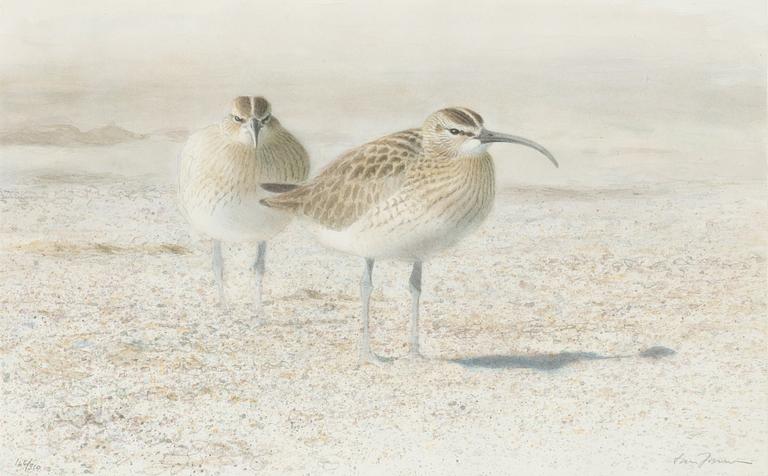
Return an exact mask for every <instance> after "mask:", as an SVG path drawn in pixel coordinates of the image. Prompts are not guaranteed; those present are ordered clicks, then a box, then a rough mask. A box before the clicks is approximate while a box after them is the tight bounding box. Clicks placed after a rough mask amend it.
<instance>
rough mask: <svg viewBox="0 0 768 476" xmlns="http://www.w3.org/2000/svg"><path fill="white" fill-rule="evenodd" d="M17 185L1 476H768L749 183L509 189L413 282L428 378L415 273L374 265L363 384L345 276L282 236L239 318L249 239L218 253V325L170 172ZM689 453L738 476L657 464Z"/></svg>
mask: <svg viewBox="0 0 768 476" xmlns="http://www.w3.org/2000/svg"><path fill="white" fill-rule="evenodd" d="M6 178H8V176H6ZM12 182H13V183H8V184H4V186H3V190H2V194H1V195H0V206H1V207H2V221H1V223H0V243H1V245H2V247H1V248H0V268H1V269H2V270H3V279H2V280H1V281H0V377H1V380H0V382H2V383H0V408H3V412H2V413H0V451H1V452H0V474H22V473H23V471H22V470H20V469H19V468H18V467H15V464H16V463H17V462H18V461H19V460H32V461H33V462H34V464H37V465H39V466H40V468H39V469H37V470H36V471H37V473H38V474H40V473H42V474H84V473H93V474H255V473H258V474H276V473H286V474H510V473H513V472H516V471H517V470H520V473H518V474H578V473H583V474H745V475H759V474H766V471H768V460H766V452H765V448H766V445H768V439H767V438H766V431H765V428H766V427H768V401H767V399H766V390H767V388H768V387H767V385H766V384H767V383H768V373H767V372H766V370H767V369H766V360H765V349H766V320H765V315H766V262H765V243H766V229H767V228H766V224H767V220H766V208H765V205H766V194H765V186H764V183H760V182H740V183H737V182H732V183H703V182H700V183H682V182H668V183H659V184H655V185H648V184H646V185H635V186H625V187H615V188H594V187H592V188H589V187H582V188H577V187H571V188H567V187H561V188H556V187H533V186H514V185H511V186H506V187H504V189H503V190H502V191H501V192H500V193H499V195H498V197H497V205H496V209H495V211H494V213H493V215H492V217H491V218H490V219H489V221H488V222H487V223H486V225H485V226H484V227H483V228H482V229H481V230H480V231H479V232H478V233H477V234H475V235H474V236H472V237H471V238H470V239H468V240H466V241H465V242H464V243H462V244H461V245H460V246H459V247H457V248H455V249H453V250H451V251H450V252H448V253H445V254H444V255H443V256H441V257H439V258H436V259H434V260H433V261H431V262H429V263H428V264H427V266H426V268H425V289H424V294H423V306H424V307H423V316H424V317H423V327H422V342H423V351H424V352H425V354H426V355H427V356H428V357H429V360H428V361H426V362H424V363H418V364H413V363H411V362H410V361H408V360H407V359H405V358H403V357H404V356H405V354H406V352H407V347H406V345H407V332H408V328H407V325H408V310H409V302H408V299H409V294H408V291H407V286H406V280H407V277H408V265H407V264H404V263H393V262H390V263H380V264H377V267H376V270H375V274H374V283H375V286H376V292H375V293H374V298H373V306H372V312H373V321H372V326H373V327H372V332H373V346H374V349H375V350H376V351H377V352H379V353H381V354H383V355H386V356H391V357H395V358H396V359H397V360H395V361H394V362H393V363H391V364H389V365H384V366H382V367H380V368H379V367H372V366H363V367H359V366H358V365H357V354H356V345H357V341H356V339H357V335H358V334H357V332H358V320H357V315H358V309H359V305H358V301H357V296H358V291H357V283H358V280H359V277H360V273H361V268H362V263H361V262H360V260H359V259H357V258H352V257H347V256H341V255H336V254H333V253H331V252H328V251H326V250H324V249H322V248H320V247H319V246H318V245H316V244H315V243H313V241H312V240H311V239H310V238H309V237H307V236H305V234H304V232H303V231H302V229H301V227H300V226H298V225H296V224H294V225H292V226H291V227H290V228H289V229H288V230H287V231H286V232H285V233H284V234H283V235H281V236H280V239H279V240H277V241H276V242H274V243H272V244H271V246H270V248H269V254H268V262H267V266H268V268H267V270H268V275H267V280H266V288H265V300H266V307H265V311H266V314H265V316H264V323H263V324H262V325H256V324H255V322H254V321H253V320H252V319H251V312H250V311H251V300H252V293H251V290H252V276H251V273H250V271H249V269H248V268H249V265H250V262H251V260H252V259H253V257H254V254H255V248H249V247H241V246H233V247H231V248H229V249H228V251H227V252H226V255H225V256H226V259H227V261H226V263H227V265H228V267H227V270H226V273H227V282H228V283H227V284H228V292H229V296H230V298H231V300H232V301H233V302H234V303H235V305H234V306H233V309H232V312H231V313H226V312H223V311H222V310H220V309H218V308H216V307H215V300H216V293H215V288H214V286H213V283H212V276H211V272H210V266H209V262H210V256H209V245H208V243H207V242H205V241H203V240H202V239H200V238H198V237H193V236H191V235H190V233H189V232H188V230H187V227H186V226H185V224H184V223H183V222H182V219H181V217H180V216H179V214H178V212H177V210H176V207H175V202H174V195H173V187H172V186H171V185H170V181H166V183H162V180H157V181H155V182H157V183H154V182H153V181H152V180H146V179H144V178H140V177H139V178H137V177H125V178H121V177H120V176H116V175H77V174H70V175H68V174H66V173H63V172H62V171H61V170H58V171H56V170H54V169H52V170H51V171H50V172H47V173H38V174H29V175H24V176H19V177H14V180H12ZM654 346H660V347H661V349H659V348H657V349H655V350H652V351H651V352H650V353H651V354H653V355H655V356H656V357H655V358H654V357H651V356H645V357H644V356H641V355H640V353H641V352H642V351H644V350H646V349H648V348H652V347H654ZM671 351H674V353H672V352H671ZM703 452H711V453H712V456H713V458H720V459H731V460H733V459H743V460H747V461H750V462H751V463H752V464H750V465H747V464H741V463H735V464H725V463H717V464H713V463H706V464H704V465H703V466H702V467H701V468H697V467H695V466H694V465H690V464H684V465H680V464H675V462H674V459H675V458H676V457H678V456H680V455H685V457H686V458H690V459H697V458H700V457H699V456H698V455H699V454H700V453H703Z"/></svg>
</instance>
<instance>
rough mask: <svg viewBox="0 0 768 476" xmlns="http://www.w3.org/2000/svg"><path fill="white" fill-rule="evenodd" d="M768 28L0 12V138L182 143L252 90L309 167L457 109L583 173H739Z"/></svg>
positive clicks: (596, 0)
mask: <svg viewBox="0 0 768 476" xmlns="http://www.w3.org/2000/svg"><path fill="white" fill-rule="evenodd" d="M766 19H767V14H766V2H765V1H764V0H754V1H753V0H739V1H728V2H724V1H720V0H706V1H705V0H698V1H697V0H675V1H669V0H650V1H648V0H643V1H641V0H636V1H626V0H624V1H621V0H615V1H611V0H579V1H575V0H545V1H533V0H530V1H491V0H479V1H476V0H473V1H467V0H463V1H453V0H439V1H438V0H429V1H404V0H397V1H387V2H384V1H354V2H353V1H341V0H315V1H301V2H297V1H291V2H289V1H270V2H266V1H242V2H235V1H197V2H196V1H172V2H171V1H128V0H126V1H104V0H86V1H78V2H60V1H53V0H49V1H41V0H24V1H9V0H0V112H2V114H0V129H1V128H7V127H14V126H16V125H18V124H22V123H24V124H26V123H32V124H40V123H70V124H75V125H77V126H79V127H82V128H88V127H98V126H100V125H103V124H105V123H110V122H114V123H117V124H120V125H122V126H124V127H127V128H129V129H131V130H135V131H139V132H144V131H151V130H155V129H162V128H190V129H193V128H197V127H201V126H203V125H205V124H209V123H211V122H213V121H217V120H218V119H219V118H220V117H221V116H222V114H224V113H225V109H226V108H227V107H228V102H229V100H230V98H231V97H233V96H235V95H239V94H262V95H266V96H267V97H268V98H270V100H272V102H273V109H274V110H275V111H276V113H277V115H279V116H280V117H281V118H285V119H287V121H288V122H287V123H289V124H290V125H291V126H292V127H295V128H296V130H297V131H298V133H299V134H300V135H301V136H302V137H306V138H308V141H309V145H310V147H312V146H313V144H318V143H323V144H329V145H328V151H327V153H326V151H325V150H321V152H320V153H319V154H318V155H320V156H321V157H319V158H318V160H319V161H320V162H323V161H327V160H329V159H330V158H331V157H332V156H333V154H335V153H337V152H338V151H339V150H342V149H343V148H345V147H349V146H350V145H353V144H356V143H359V142H360V141H362V140H366V139H370V138H372V137H375V136H376V135H380V134H382V133H386V132H391V131H393V130H398V129H401V128H404V127H414V126H417V125H419V124H420V122H421V121H422V120H423V118H424V117H425V116H426V114H427V113H428V112H431V111H433V110H435V109H437V108H439V107H445V106H448V105H466V106H471V107H473V108H475V109H476V110H478V111H480V112H481V113H482V114H483V115H484V116H486V119H487V120H488V121H489V122H490V123H492V124H495V125H496V127H497V128H503V129H505V130H507V131H508V132H513V133H519V134H521V135H524V134H529V135H533V137H534V138H538V139H540V140H546V141H548V144H554V146H555V147H559V148H560V149H561V150H564V149H566V150H570V152H571V153H573V154H581V156H580V157H581V159H580V160H583V161H584V163H587V162H588V161H592V162H590V163H592V164H593V166H594V167H598V166H600V167H608V166H610V167H614V165H613V162H612V161H616V160H619V159H621V160H625V161H629V160H639V161H646V160H647V158H646V157H644V156H642V154H637V157H634V156H633V157H629V156H627V155H626V154H625V155H620V156H619V155H616V153H615V150H647V149H649V148H652V149H659V150H669V151H674V153H671V152H670V153H667V152H664V153H663V154H661V155H659V156H658V157H656V158H655V159H654V160H656V162H633V165H634V166H636V167H637V169H638V170H641V169H642V170H646V169H647V170H653V171H656V170H660V169H663V168H664V167H666V168H667V169H668V170H670V171H671V172H668V173H667V172H665V173H666V174H667V175H669V176H672V177H674V176H676V175H677V174H678V170H677V169H678V168H679V167H681V166H684V167H687V169H686V171H685V172H679V173H680V174H683V173H685V174H688V176H693V175H695V174H699V175H706V174H710V175H711V173H710V170H728V171H732V170H737V171H738V170H740V169H739V168H742V169H743V170H744V173H742V174H741V175H743V176H744V177H752V176H755V175H756V174H762V173H764V170H765V163H764V162H765V140H764V130H765V126H766V43H767V40H768V28H766V25H767V20H766ZM284 122H286V121H284ZM318 147H319V146H318ZM617 147H618V149H617ZM622 147H624V149H622ZM570 148H572V150H571V149H570ZM611 151H614V152H611ZM610 154H613V155H610ZM664 154H666V155H664ZM628 157H629V158H628ZM680 157H685V161H688V162H685V161H683V160H681V159H680ZM598 161H603V163H598ZM664 161H666V162H664ZM702 161H704V162H702ZM734 161H735V162H734ZM702 163H707V164H709V165H708V166H707V167H709V168H707V167H705V166H704V165H701V164H702ZM734 163H736V164H737V165H734ZM606 164H607V165H606ZM542 167H543V166H542ZM643 167H645V169H643ZM589 170H590V169H589V167H582V168H581V169H580V170H579V173H587V172H588V171H589ZM665 170H666V169H665ZM547 173H549V172H548V171H547ZM599 173H603V172H599ZM627 173H628V174H629V175H632V174H633V173H634V172H632V171H629V172H627ZM595 174H598V172H595Z"/></svg>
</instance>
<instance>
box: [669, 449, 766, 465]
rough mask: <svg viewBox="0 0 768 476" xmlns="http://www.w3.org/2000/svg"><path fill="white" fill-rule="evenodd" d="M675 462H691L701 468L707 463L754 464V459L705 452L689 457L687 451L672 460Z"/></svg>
mask: <svg viewBox="0 0 768 476" xmlns="http://www.w3.org/2000/svg"><path fill="white" fill-rule="evenodd" d="M672 462H673V463H674V464H690V465H694V466H696V467H698V468H701V467H702V466H704V465H705V464H752V461H747V460H744V459H729V458H722V457H719V456H713V455H712V453H709V452H704V453H699V454H697V455H695V456H692V457H690V458H689V457H688V456H686V455H685V453H680V456H677V457H675V459H674V460H673V461H672Z"/></svg>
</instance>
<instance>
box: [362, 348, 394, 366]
mask: <svg viewBox="0 0 768 476" xmlns="http://www.w3.org/2000/svg"><path fill="white" fill-rule="evenodd" d="M387 362H389V359H386V358H384V357H379V356H378V355H376V354H374V353H373V352H371V351H370V350H368V351H360V365H364V364H373V365H376V366H379V367H380V366H382V365H384V364H385V363H387Z"/></svg>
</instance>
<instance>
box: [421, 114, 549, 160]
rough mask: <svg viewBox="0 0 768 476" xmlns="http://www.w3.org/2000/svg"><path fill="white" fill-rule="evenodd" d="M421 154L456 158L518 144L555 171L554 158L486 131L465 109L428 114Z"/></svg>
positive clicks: (515, 139)
mask: <svg viewBox="0 0 768 476" xmlns="http://www.w3.org/2000/svg"><path fill="white" fill-rule="evenodd" d="M422 133H423V136H424V151H425V152H426V153H427V155H431V156H438V157H445V158H459V157H468V156H473V155H481V154H483V153H485V151H486V150H487V149H488V147H489V146H490V145H491V144H492V143H494V142H510V143H514V144H521V145H525V146H527V147H531V148H533V149H536V150H538V151H539V152H541V153H542V154H544V155H545V156H546V157H547V158H548V159H549V160H550V161H551V162H552V163H553V164H555V167H558V164H557V161H556V160H555V158H554V156H552V154H551V153H550V152H549V151H548V150H547V149H545V148H544V147H542V146H541V145H539V144H537V143H536V142H533V141H532V140H528V139H525V138H523V137H518V136H513V135H510V134H502V133H501V132H493V131H489V130H488V129H486V128H485V126H484V125H483V118H482V117H481V116H480V114H478V113H476V112H474V111H472V110H470V109H467V108H465V107H449V108H446V109H441V110H439V111H437V112H435V113H432V114H431V115H430V116H429V117H428V118H427V120H426V121H424V125H423V126H422Z"/></svg>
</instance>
